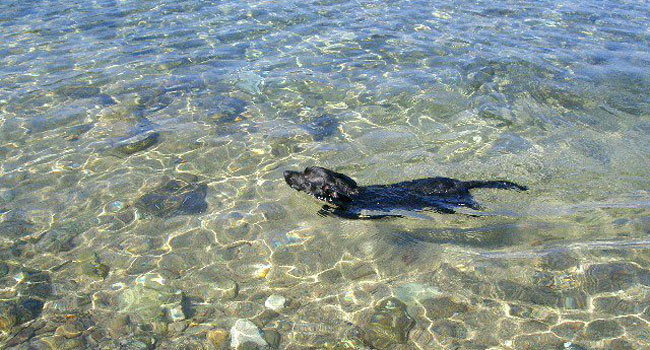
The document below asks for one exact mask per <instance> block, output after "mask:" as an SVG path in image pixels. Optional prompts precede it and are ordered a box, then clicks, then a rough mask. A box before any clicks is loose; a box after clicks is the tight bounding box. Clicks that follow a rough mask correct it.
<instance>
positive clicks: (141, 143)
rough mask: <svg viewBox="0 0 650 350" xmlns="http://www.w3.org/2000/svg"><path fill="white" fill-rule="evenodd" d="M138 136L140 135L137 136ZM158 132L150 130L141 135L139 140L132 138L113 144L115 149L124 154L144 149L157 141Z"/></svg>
mask: <svg viewBox="0 0 650 350" xmlns="http://www.w3.org/2000/svg"><path fill="white" fill-rule="evenodd" d="M139 137H140V136H139ZM159 137H160V134H159V133H158V132H150V133H148V134H145V135H144V136H142V138H141V139H139V140H133V138H131V139H128V140H125V141H122V142H120V143H119V144H117V145H116V146H115V150H116V151H117V152H118V153H120V154H122V155H125V156H128V155H131V154H134V153H137V152H140V151H144V150H146V149H147V148H149V147H151V146H153V145H155V144H156V143H158V138H159Z"/></svg>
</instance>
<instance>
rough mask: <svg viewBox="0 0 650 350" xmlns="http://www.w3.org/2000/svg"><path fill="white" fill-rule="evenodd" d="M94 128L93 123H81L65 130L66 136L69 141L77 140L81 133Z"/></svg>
mask: <svg viewBox="0 0 650 350" xmlns="http://www.w3.org/2000/svg"><path fill="white" fill-rule="evenodd" d="M92 128H93V124H79V125H75V126H73V127H70V128H68V130H66V132H65V136H64V138H65V139H66V140H67V141H77V140H79V137H81V135H83V134H85V133H87V132H88V131H90V129H92Z"/></svg>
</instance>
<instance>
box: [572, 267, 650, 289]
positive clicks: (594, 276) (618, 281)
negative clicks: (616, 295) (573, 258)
mask: <svg viewBox="0 0 650 350" xmlns="http://www.w3.org/2000/svg"><path fill="white" fill-rule="evenodd" d="M645 276H648V271H647V270H642V269H639V268H638V267H636V266H635V265H633V264H630V263H621V262H617V263H608V264H596V265H591V266H589V268H587V270H586V271H585V275H584V282H583V284H584V289H585V291H587V292H588V293H590V294H597V293H606V292H615V291H618V290H624V289H627V288H629V287H631V286H633V285H634V284H636V283H638V282H639V281H640V279H641V280H642V278H640V277H645ZM641 282H645V281H643V280H642V281H641Z"/></svg>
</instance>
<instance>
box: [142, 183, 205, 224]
mask: <svg viewBox="0 0 650 350" xmlns="http://www.w3.org/2000/svg"><path fill="white" fill-rule="evenodd" d="M207 190H208V186H207V185H205V184H195V183H189V182H185V181H183V180H171V181H169V182H167V183H166V184H164V185H162V186H161V187H159V188H157V189H155V190H153V191H152V192H149V193H147V194H145V195H144V196H142V197H140V199H139V200H138V201H137V203H136V207H137V208H139V209H141V210H142V211H144V212H146V213H150V214H153V215H155V216H157V217H161V218H167V217H172V216H176V215H189V214H200V213H203V212H204V211H205V210H206V209H207V208H208V203H207V202H206V201H205V196H206V193H207Z"/></svg>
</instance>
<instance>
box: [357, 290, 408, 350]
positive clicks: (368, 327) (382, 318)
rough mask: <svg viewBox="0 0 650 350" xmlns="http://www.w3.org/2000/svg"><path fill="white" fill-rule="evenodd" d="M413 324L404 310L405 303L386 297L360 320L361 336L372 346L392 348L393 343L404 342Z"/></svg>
mask: <svg viewBox="0 0 650 350" xmlns="http://www.w3.org/2000/svg"><path fill="white" fill-rule="evenodd" d="M414 325H415V320H413V318H412V317H411V316H410V315H409V314H408V313H407V312H406V304H404V303H403V302H402V301H400V300H399V299H396V298H387V299H384V300H382V301H381V302H379V304H377V305H376V306H375V307H374V309H373V312H372V314H370V316H369V317H368V318H367V319H366V320H364V321H363V322H362V324H361V330H362V338H363V340H364V341H365V342H366V343H367V344H369V345H370V346H372V347H374V348H377V349H392V348H393V347H394V345H395V344H403V343H406V341H407V340H408V334H409V332H410V331H411V328H413V326H414Z"/></svg>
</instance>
